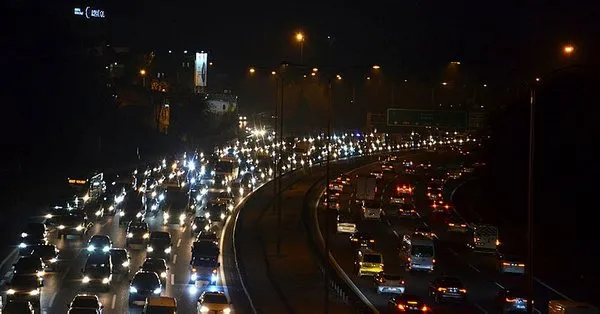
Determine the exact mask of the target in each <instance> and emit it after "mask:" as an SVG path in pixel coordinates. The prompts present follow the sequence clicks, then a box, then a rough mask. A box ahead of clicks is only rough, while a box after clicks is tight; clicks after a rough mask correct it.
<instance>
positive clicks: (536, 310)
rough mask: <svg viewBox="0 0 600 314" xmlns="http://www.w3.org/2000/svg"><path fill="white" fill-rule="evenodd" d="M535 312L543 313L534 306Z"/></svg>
mask: <svg viewBox="0 0 600 314" xmlns="http://www.w3.org/2000/svg"><path fill="white" fill-rule="evenodd" d="M533 312H534V313H538V314H541V313H542V312H540V310H538V309H537V308H536V307H534V308H533Z"/></svg>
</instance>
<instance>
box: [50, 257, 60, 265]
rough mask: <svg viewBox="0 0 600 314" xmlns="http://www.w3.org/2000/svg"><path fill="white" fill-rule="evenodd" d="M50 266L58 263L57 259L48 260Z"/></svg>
mask: <svg viewBox="0 0 600 314" xmlns="http://www.w3.org/2000/svg"><path fill="white" fill-rule="evenodd" d="M49 262H50V264H54V263H56V262H58V259H57V258H56V257H53V258H51V259H50V260H49Z"/></svg>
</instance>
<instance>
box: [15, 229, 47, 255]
mask: <svg viewBox="0 0 600 314" xmlns="http://www.w3.org/2000/svg"><path fill="white" fill-rule="evenodd" d="M47 236H48V229H47V228H46V224H45V223H41V222H30V223H28V224H27V225H26V226H25V229H24V230H23V232H21V243H19V254H20V255H21V256H27V255H29V254H31V250H32V248H31V247H32V246H34V245H37V244H46V243H48V239H47Z"/></svg>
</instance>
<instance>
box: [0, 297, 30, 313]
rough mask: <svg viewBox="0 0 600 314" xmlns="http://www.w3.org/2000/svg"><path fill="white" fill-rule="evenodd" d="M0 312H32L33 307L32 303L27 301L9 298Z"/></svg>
mask: <svg viewBox="0 0 600 314" xmlns="http://www.w3.org/2000/svg"><path fill="white" fill-rule="evenodd" d="M0 313H4V314H34V313H35V309H34V308H33V304H31V302H29V301H25V300H10V301H8V302H6V304H5V305H4V307H3V308H2V311H0Z"/></svg>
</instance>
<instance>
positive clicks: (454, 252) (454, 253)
mask: <svg viewBox="0 0 600 314" xmlns="http://www.w3.org/2000/svg"><path fill="white" fill-rule="evenodd" d="M448 251H450V253H452V255H454V256H458V253H456V251H454V250H453V249H452V248H448Z"/></svg>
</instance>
